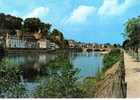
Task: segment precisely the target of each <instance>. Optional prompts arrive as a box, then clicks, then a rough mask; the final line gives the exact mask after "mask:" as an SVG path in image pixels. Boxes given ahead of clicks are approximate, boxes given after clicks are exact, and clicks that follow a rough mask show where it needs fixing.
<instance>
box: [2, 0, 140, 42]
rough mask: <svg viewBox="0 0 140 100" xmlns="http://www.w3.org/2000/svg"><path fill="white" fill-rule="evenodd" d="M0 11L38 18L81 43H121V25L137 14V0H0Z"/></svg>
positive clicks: (139, 9) (122, 28)
mask: <svg viewBox="0 0 140 100" xmlns="http://www.w3.org/2000/svg"><path fill="white" fill-rule="evenodd" d="M0 12H1V13H5V14H11V15H14V16H19V17H22V18H23V19H25V18H28V17H37V18H40V19H41V21H43V22H46V23H51V24H52V27H53V28H57V29H58V30H60V31H61V32H63V34H64V37H65V38H66V39H74V40H76V41H81V42H88V43H89V42H90V43H92V42H97V43H122V42H123V40H124V38H123V36H122V33H123V32H124V24H125V23H126V22H127V20H128V19H130V18H133V17H137V16H139V15H140V2H139V0H0Z"/></svg>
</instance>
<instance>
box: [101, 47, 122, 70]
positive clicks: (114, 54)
mask: <svg viewBox="0 0 140 100" xmlns="http://www.w3.org/2000/svg"><path fill="white" fill-rule="evenodd" d="M120 55H121V50H120V49H112V50H111V51H110V53H109V54H106V55H105V56H104V59H103V62H104V67H103V68H102V71H103V72H105V71H106V70H107V69H108V68H110V67H112V65H113V64H115V63H116V62H117V61H118V60H119V59H120Z"/></svg>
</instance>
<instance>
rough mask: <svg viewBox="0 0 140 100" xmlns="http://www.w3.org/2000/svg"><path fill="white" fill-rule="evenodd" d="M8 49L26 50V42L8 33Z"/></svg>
mask: <svg viewBox="0 0 140 100" xmlns="http://www.w3.org/2000/svg"><path fill="white" fill-rule="evenodd" d="M5 41H6V48H25V47H26V41H25V40H23V39H20V38H17V36H15V35H14V36H10V35H9V34H8V33H7V35H6V39H5Z"/></svg>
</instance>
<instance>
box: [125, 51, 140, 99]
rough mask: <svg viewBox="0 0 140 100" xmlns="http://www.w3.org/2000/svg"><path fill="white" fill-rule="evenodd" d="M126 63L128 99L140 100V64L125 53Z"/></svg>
mask: <svg viewBox="0 0 140 100" xmlns="http://www.w3.org/2000/svg"><path fill="white" fill-rule="evenodd" d="M124 62H125V70H126V76H125V78H126V82H127V97H128V98H140V86H139V85H140V62H137V61H136V60H135V59H134V58H132V57H131V56H130V55H128V54H127V53H126V52H125V53H124Z"/></svg>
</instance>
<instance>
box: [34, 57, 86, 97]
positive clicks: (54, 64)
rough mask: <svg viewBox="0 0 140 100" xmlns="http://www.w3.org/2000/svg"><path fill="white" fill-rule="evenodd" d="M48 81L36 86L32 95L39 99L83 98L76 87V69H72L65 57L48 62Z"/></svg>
mask: <svg viewBox="0 0 140 100" xmlns="http://www.w3.org/2000/svg"><path fill="white" fill-rule="evenodd" d="M48 67H49V79H47V80H46V82H44V83H43V84H41V85H40V86H38V88H37V90H36V91H35V93H34V96H35V97H40V98H72V97H83V96H84V92H83V90H82V89H80V88H79V87H78V85H77V80H78V77H77V73H78V69H75V68H73V66H72V65H71V64H70V62H69V60H68V58H67V57H65V56H59V57H57V58H56V59H55V60H52V61H50V63H49V64H48Z"/></svg>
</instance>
